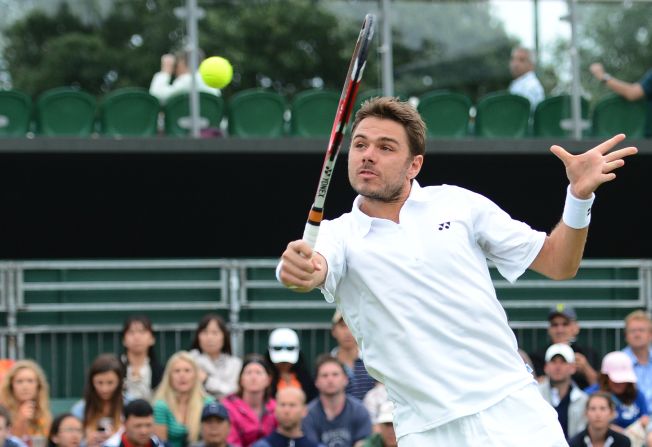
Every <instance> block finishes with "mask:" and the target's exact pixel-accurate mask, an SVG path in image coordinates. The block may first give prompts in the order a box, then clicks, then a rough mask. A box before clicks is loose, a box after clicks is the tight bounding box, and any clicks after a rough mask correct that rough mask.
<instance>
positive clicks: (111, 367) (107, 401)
mask: <svg viewBox="0 0 652 447" xmlns="http://www.w3.org/2000/svg"><path fill="white" fill-rule="evenodd" d="M123 377H124V374H123V369H122V363H120V360H119V359H118V358H117V357H116V356H115V355H113V354H100V355H99V356H97V358H96V359H95V360H94V361H93V363H92V364H91V367H90V368H89V370H88V376H87V379H86V384H85V386H84V399H83V400H81V401H79V402H77V403H76V404H75V405H74V406H73V407H72V410H71V413H72V414H74V415H75V416H76V417H77V418H79V419H81V420H82V421H83V423H84V438H85V439H86V444H87V445H88V447H99V446H101V445H102V444H104V442H106V440H107V439H109V438H110V437H111V436H112V435H113V434H114V433H115V432H116V431H117V430H119V429H120V428H121V427H122V408H123V407H124V404H125V398H124V396H123V394H122V388H123Z"/></svg>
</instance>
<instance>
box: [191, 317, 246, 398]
mask: <svg viewBox="0 0 652 447" xmlns="http://www.w3.org/2000/svg"><path fill="white" fill-rule="evenodd" d="M190 349H191V350H190V355H192V358H193V359H194V360H195V362H197V365H198V366H199V378H200V380H201V382H202V383H203V384H204V389H205V390H206V392H207V393H209V394H211V395H212V396H214V397H215V398H216V399H222V398H223V397H225V396H228V395H229V394H233V393H235V392H236V390H237V389H238V374H240V370H241V369H242V360H240V358H238V357H235V356H233V355H231V335H230V334H229V330H228V328H227V327H226V324H225V323H224V320H223V319H222V317H220V316H219V315H217V314H208V315H205V316H204V317H203V318H202V319H201V321H200V322H199V325H198V326H197V331H196V332H195V337H194V339H193V342H192V346H191V347H190Z"/></svg>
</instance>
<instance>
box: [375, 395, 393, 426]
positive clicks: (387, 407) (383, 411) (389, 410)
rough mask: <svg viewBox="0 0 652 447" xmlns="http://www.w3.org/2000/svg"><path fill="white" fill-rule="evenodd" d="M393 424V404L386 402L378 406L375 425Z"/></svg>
mask: <svg viewBox="0 0 652 447" xmlns="http://www.w3.org/2000/svg"><path fill="white" fill-rule="evenodd" d="M391 422H394V404H393V403H392V401H390V400H388V401H385V402H383V403H382V404H380V409H379V410H378V416H376V420H375V421H374V423H375V424H386V423H391Z"/></svg>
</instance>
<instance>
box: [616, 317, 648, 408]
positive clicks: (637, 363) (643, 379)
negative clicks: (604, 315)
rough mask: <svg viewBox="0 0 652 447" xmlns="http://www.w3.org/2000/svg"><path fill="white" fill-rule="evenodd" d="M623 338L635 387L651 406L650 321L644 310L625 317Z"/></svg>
mask: <svg viewBox="0 0 652 447" xmlns="http://www.w3.org/2000/svg"><path fill="white" fill-rule="evenodd" d="M625 340H626V341H627V347H626V348H625V349H623V351H624V352H625V353H626V354H627V355H628V356H629V358H630V359H632V363H633V364H634V373H635V374H636V378H637V379H638V382H637V383H636V387H637V388H638V389H639V391H641V392H642V393H643V395H644V396H645V400H646V402H647V407H648V408H652V348H650V343H651V342H652V321H651V320H650V317H649V316H648V315H647V314H646V313H645V312H644V311H642V310H636V311H634V312H632V313H630V314H629V315H627V317H625Z"/></svg>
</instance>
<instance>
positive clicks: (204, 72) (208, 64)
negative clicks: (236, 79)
mask: <svg viewBox="0 0 652 447" xmlns="http://www.w3.org/2000/svg"><path fill="white" fill-rule="evenodd" d="M199 74H201V78H202V79H203V81H204V82H205V83H206V85H208V86H209V87H213V88H224V87H226V86H227V85H229V82H231V79H232V78H233V67H232V66H231V62H229V61H228V60H226V59H224V58H223V57H219V56H213V57H209V58H207V59H204V61H203V62H202V63H201V64H200V65H199Z"/></svg>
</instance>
